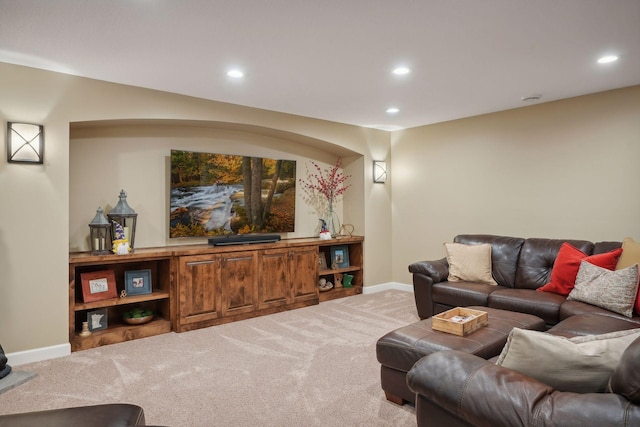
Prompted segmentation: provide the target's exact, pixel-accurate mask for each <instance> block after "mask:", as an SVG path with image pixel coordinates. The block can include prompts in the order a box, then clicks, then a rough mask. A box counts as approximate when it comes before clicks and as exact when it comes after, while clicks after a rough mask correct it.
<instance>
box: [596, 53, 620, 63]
mask: <svg viewBox="0 0 640 427" xmlns="http://www.w3.org/2000/svg"><path fill="white" fill-rule="evenodd" d="M617 60H618V57H617V56H616V55H607V56H603V57H602V58H600V59H598V64H609V63H611V62H616V61H617Z"/></svg>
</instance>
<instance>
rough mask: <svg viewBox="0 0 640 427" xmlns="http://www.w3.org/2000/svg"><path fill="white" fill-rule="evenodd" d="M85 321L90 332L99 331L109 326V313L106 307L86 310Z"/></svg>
mask: <svg viewBox="0 0 640 427" xmlns="http://www.w3.org/2000/svg"><path fill="white" fill-rule="evenodd" d="M87 323H88V324H89V330H90V331H91V332H95V331H101V330H103V329H107V328H108V327H109V313H108V312H107V309H106V308H101V309H99V310H93V311H88V312H87Z"/></svg>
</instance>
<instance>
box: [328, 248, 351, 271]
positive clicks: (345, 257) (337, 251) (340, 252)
mask: <svg viewBox="0 0 640 427" xmlns="http://www.w3.org/2000/svg"><path fill="white" fill-rule="evenodd" d="M347 267H349V246H347V245H339V246H331V268H347Z"/></svg>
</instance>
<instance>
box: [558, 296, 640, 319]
mask: <svg viewBox="0 0 640 427" xmlns="http://www.w3.org/2000/svg"><path fill="white" fill-rule="evenodd" d="M581 314H598V315H602V316H609V317H614V318H617V319H624V320H627V321H630V322H634V323H637V324H640V317H639V316H638V315H635V316H634V317H632V318H631V319H629V318H628V317H626V316H623V315H622V314H617V313H614V312H613V311H609V310H607V309H605V308H600V307H596V306H595V305H591V304H587V303H586V302H582V301H575V300H567V301H565V302H564V303H562V306H560V313H559V320H560V321H563V320H564V319H567V318H569V317H573V316H578V315H581Z"/></svg>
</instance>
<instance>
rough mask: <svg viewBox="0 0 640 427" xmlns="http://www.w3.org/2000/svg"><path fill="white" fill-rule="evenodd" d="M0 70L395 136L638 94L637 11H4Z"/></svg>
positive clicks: (576, 7) (128, 6) (126, 0)
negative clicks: (532, 104) (597, 95)
mask: <svg viewBox="0 0 640 427" xmlns="http://www.w3.org/2000/svg"><path fill="white" fill-rule="evenodd" d="M609 53H615V54H617V55H619V57H620V60H619V61H617V62H616V63H613V64H608V65H599V64H597V63H596V60H597V59H598V58H599V57H600V56H602V55H604V54H609ZM0 62H8V63H14V64H20V65H27V66H31V67H36V68H43V69H47V70H53V71H59V72H63V73H68V74H73V75H78V76H85V77H91V78H94V79H99V80H106V81H110V82H117V83H124V84H129V85H135V86H142V87H146V88H152V89H159V90H163V91H169V92H175V93H180V94H185V95H191V96H196V97H200V98H206V99H212V100H217V101H224V102H230V103H235V104H241V105H247V106H252V107H258V108H265V109H269V110H275V111H281V112H286V113H292V114H298V115H302V116H308V117H315V118H320V119H326V120H332V121H336V122H342V123H349V124H354V125H361V126H370V127H377V128H381V129H387V130H393V129H401V128H408V127H414V126H419V125H424V124H430V123H435V122H441V121H446V120H452V119H456V118H461V117H468V116H473V115H477V114H482V113H488V112H493V111H500V110H505V109H510V108H516V107H521V106H523V105H529V104H524V103H523V102H522V100H521V98H522V97H525V96H529V95H533V94H538V95H542V100H541V101H538V102H548V101H553V100H557V99H561V98H568V97H573V96H578V95H583V94H588V93H594V92H600V91H603V90H608V89H614V88H620V87H625V86H631V85H637V84H640V0H536V1H532V0H226V1H224V0H118V1H99V0H55V1H53V0H49V1H45V0H0ZM398 64H404V65H407V66H409V67H410V68H411V69H412V72H411V73H410V74H409V75H406V76H404V77H398V76H394V75H392V74H391V70H392V69H393V68H394V67H395V66H396V65H398ZM230 67H241V68H242V69H244V71H245V77H244V78H242V79H241V80H239V81H234V80H232V79H231V78H229V77H228V76H227V75H226V71H227V70H228V69H229V68H230ZM1 77H2V76H0V78H1ZM0 104H1V96H0ZM390 106H396V107H398V108H399V109H400V112H399V113H397V114H395V115H389V114H387V113H386V112H385V110H386V109H387V108H388V107H390ZM0 107H1V105H0Z"/></svg>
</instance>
